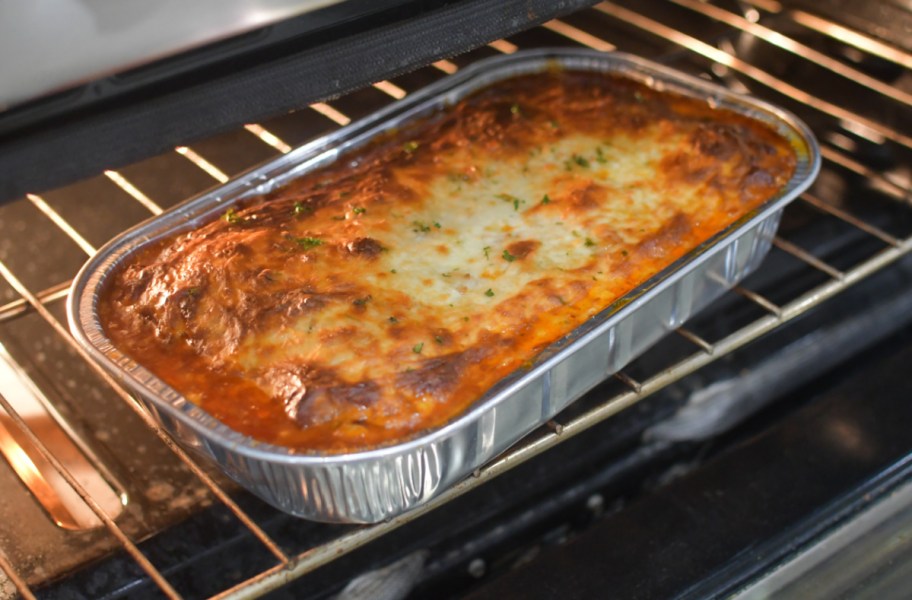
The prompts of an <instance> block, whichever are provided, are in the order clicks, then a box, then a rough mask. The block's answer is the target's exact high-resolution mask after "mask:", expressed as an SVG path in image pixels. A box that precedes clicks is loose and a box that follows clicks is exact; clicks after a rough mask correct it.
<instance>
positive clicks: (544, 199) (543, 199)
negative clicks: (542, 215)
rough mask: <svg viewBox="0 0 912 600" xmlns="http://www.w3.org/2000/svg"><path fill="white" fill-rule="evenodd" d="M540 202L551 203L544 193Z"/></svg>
mask: <svg viewBox="0 0 912 600" xmlns="http://www.w3.org/2000/svg"><path fill="white" fill-rule="evenodd" d="M541 203H542V204H551V198H549V197H548V194H545V195H544V196H542V199H541Z"/></svg>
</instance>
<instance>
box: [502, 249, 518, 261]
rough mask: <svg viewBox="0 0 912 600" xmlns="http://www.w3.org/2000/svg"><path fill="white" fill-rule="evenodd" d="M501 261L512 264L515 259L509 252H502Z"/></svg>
mask: <svg viewBox="0 0 912 600" xmlns="http://www.w3.org/2000/svg"><path fill="white" fill-rule="evenodd" d="M503 259H504V260H505V261H507V262H513V261H514V260H516V257H515V256H513V255H512V254H510V251H509V250H504V251H503Z"/></svg>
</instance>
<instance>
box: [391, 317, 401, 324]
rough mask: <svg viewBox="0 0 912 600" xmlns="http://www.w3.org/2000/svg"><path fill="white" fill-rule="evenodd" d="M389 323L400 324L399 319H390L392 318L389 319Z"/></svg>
mask: <svg viewBox="0 0 912 600" xmlns="http://www.w3.org/2000/svg"><path fill="white" fill-rule="evenodd" d="M389 322H390V323H398V322H399V319H397V318H396V317H390V318H389Z"/></svg>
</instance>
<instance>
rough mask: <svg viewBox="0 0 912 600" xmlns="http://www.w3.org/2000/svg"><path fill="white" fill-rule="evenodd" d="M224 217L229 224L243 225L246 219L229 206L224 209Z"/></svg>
mask: <svg viewBox="0 0 912 600" xmlns="http://www.w3.org/2000/svg"><path fill="white" fill-rule="evenodd" d="M224 219H225V220H226V221H228V224H229V225H243V224H244V222H245V221H246V219H244V217H242V216H241V215H239V214H238V213H237V211H236V210H234V209H233V208H229V209H228V210H226V211H225V216H224Z"/></svg>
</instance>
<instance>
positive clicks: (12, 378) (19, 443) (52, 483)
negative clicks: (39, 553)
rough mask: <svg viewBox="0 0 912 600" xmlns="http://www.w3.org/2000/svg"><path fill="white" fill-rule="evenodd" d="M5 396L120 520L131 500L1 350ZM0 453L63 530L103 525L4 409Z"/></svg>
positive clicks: (0, 370)
mask: <svg viewBox="0 0 912 600" xmlns="http://www.w3.org/2000/svg"><path fill="white" fill-rule="evenodd" d="M0 390H2V393H3V396H4V397H5V398H6V399H7V400H8V401H9V403H10V404H11V405H12V406H13V407H14V408H15V410H16V412H17V413H18V414H19V416H20V417H21V418H22V419H23V420H24V421H25V422H26V423H27V424H28V426H29V428H30V429H31V430H32V431H33V432H34V434H35V435H36V436H37V437H38V438H39V439H41V441H42V442H43V443H44V444H45V445H46V446H47V447H48V449H50V450H51V451H52V452H53V453H54V455H55V456H57V458H58V459H59V460H60V462H61V463H63V465H64V466H65V467H66V468H67V470H69V471H70V473H71V474H72V475H73V477H75V478H76V480H77V481H79V482H80V484H82V486H83V487H84V488H85V489H86V491H87V492H88V493H89V494H91V496H92V497H93V498H95V500H96V501H97V502H98V504H99V505H100V506H101V507H102V508H103V509H104V510H105V511H106V512H107V514H109V515H111V517H112V518H116V517H117V515H119V514H120V513H121V512H122V511H123V506H124V504H125V503H126V495H125V494H123V493H119V492H117V491H116V490H115V489H114V487H112V485H111V484H109V483H108V481H106V479H105V478H104V476H103V475H102V474H101V473H100V472H99V471H98V469H97V468H96V467H95V466H93V464H92V462H91V461H90V460H89V459H88V458H87V457H86V455H85V454H84V453H83V451H82V450H81V449H80V448H79V447H78V446H77V444H76V443H75V442H74V441H73V438H72V437H71V435H70V434H68V433H67V432H66V431H65V430H64V428H63V427H61V425H60V424H59V423H58V421H57V419H55V417H54V415H52V414H51V413H50V412H48V410H47V409H46V408H45V406H47V404H48V401H47V399H46V398H45V397H44V395H43V393H42V392H41V390H40V389H39V388H38V387H37V386H36V385H35V384H34V382H32V380H31V379H30V378H29V377H28V375H27V374H26V373H25V371H24V370H23V369H22V368H21V367H20V366H19V365H18V364H16V362H15V361H14V360H13V358H12V357H11V356H10V355H9V353H8V352H7V351H6V349H5V348H4V347H3V346H2V345H0ZM0 453H2V454H3V456H4V457H5V458H6V460H7V462H9V464H10V466H11V467H12V468H13V470H14V471H15V472H16V474H17V475H18V476H19V478H20V479H21V480H22V482H23V483H24V484H25V485H26V487H27V488H28V489H29V491H31V493H32V495H33V496H34V497H35V499H36V500H37V501H38V502H39V503H40V504H41V506H42V507H44V509H45V510H46V511H47V513H48V515H49V516H50V518H51V519H52V520H53V521H54V523H56V524H57V525H58V526H60V527H63V528H64V529H73V530H79V529H91V528H95V527H99V526H101V525H102V522H101V521H100V520H99V519H98V517H97V516H96V515H95V514H94V513H93V512H92V510H91V509H90V508H89V506H88V505H87V504H86V503H85V502H84V501H83V500H82V498H80V497H79V494H78V493H77V492H76V491H75V490H74V489H73V488H72V487H71V486H70V485H69V484H68V483H67V482H66V481H65V479H64V478H63V476H62V475H61V474H60V473H59V472H58V471H57V470H56V469H55V468H54V467H53V466H52V465H51V464H50V463H49V462H48V461H47V460H46V459H45V458H44V457H43V456H42V455H41V453H40V452H39V451H38V450H37V448H35V447H34V444H32V443H31V442H30V441H29V440H28V438H27V436H25V435H23V433H22V432H21V431H20V429H19V428H18V427H17V425H16V424H15V422H14V421H13V420H12V419H11V418H10V416H9V414H8V413H7V412H6V411H5V410H3V408H0Z"/></svg>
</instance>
